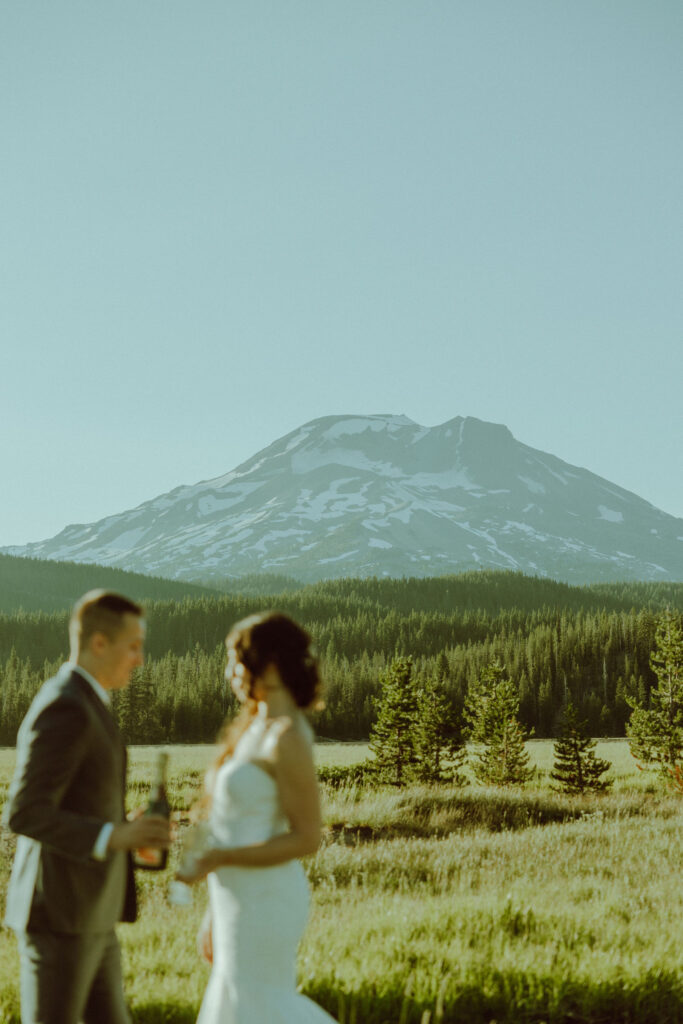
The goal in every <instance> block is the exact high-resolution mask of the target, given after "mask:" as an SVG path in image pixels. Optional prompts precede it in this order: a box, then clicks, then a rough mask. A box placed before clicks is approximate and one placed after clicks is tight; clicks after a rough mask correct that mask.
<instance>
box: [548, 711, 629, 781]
mask: <svg viewBox="0 0 683 1024" xmlns="http://www.w3.org/2000/svg"><path fill="white" fill-rule="evenodd" d="M596 745H597V741H596V740H593V739H590V738H589V737H588V736H587V735H586V726H585V723H584V722H579V720H578V717H577V714H576V710H575V708H574V705H573V704H572V703H571V702H570V703H569V704H568V705H567V707H566V708H565V711H564V715H563V716H562V732H561V734H560V737H559V739H558V740H557V741H556V743H555V748H554V749H555V765H554V768H553V771H552V772H551V773H550V778H551V779H553V780H554V781H555V782H556V783H557V786H556V787H553V788H556V789H557V790H558V791H559V792H560V793H585V792H586V791H587V790H593V791H595V792H600V791H603V790H606V789H609V787H610V786H611V785H612V783H613V781H614V780H613V779H603V778H601V776H602V775H604V774H605V772H607V771H609V769H610V768H611V767H612V766H611V764H610V762H609V761H605V760H603V759H602V758H600V757H596V756H595V747H596Z"/></svg>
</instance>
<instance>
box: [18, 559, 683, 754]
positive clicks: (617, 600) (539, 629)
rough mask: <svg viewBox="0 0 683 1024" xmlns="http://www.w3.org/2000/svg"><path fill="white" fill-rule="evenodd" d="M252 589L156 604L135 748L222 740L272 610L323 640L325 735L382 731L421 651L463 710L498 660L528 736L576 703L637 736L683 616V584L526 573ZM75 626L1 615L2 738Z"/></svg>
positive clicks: (552, 729) (130, 694) (61, 618)
mask: <svg viewBox="0 0 683 1024" xmlns="http://www.w3.org/2000/svg"><path fill="white" fill-rule="evenodd" d="M43 564H46V563H43ZM124 575H129V574H124ZM161 582H166V581H161ZM91 585H93V584H92V583H89V584H87V585H85V586H84V587H83V589H88V586H91ZM104 585H105V586H110V585H112V584H111V583H110V581H109V580H107V581H106V582H104ZM231 585H232V586H236V584H235V583H234V582H233V583H232V584H231ZM177 586H179V587H180V586H181V585H180V584H178V585H177ZM120 589H122V590H124V592H126V591H125V588H124V587H123V586H121V588H120ZM249 589H250V590H251V592H250V593H244V594H240V593H232V594H218V593H216V594H213V595H212V594H210V593H209V592H208V591H204V592H203V593H201V592H200V593H199V596H196V595H195V594H191V593H188V592H187V591H188V590H190V588H189V587H188V588H187V589H186V592H185V595H184V596H181V597H177V598H175V599H170V600H169V599H163V600H154V599H152V600H150V601H149V602H148V603H146V611H147V621H148V641H147V660H146V663H145V665H144V666H143V667H142V668H141V669H140V670H138V672H137V673H136V674H135V676H134V677H133V681H132V682H131V685H130V686H129V687H128V689H126V690H123V691H120V692H117V693H115V694H114V698H115V708H116V712H117V715H118V718H119V722H120V725H121V728H122V731H123V733H124V736H125V738H126V740H127V742H129V743H156V742H164V743H183V742H188V743H197V742H211V741H213V740H214V739H215V737H216V734H217V732H218V730H219V728H220V726H221V723H222V721H223V720H224V718H225V717H226V715H230V714H232V713H233V712H234V704H233V699H232V697H231V695H230V694H229V693H228V692H227V688H226V685H225V683H224V681H223V670H224V665H225V652H224V647H223V642H224V638H225V635H226V633H227V631H228V629H229V627H230V626H231V624H232V623H234V622H235V621H237V620H238V619H240V618H242V617H243V616H245V615H248V614H250V613H252V612H255V611H260V610H263V609H264V607H269V608H277V609H279V610H280V611H283V612H285V613H287V614H289V615H291V616H292V617H294V618H295V619H297V621H299V622H301V623H302V625H303V626H304V627H305V628H307V629H308V630H309V632H310V633H311V634H312V636H313V639H314V642H315V645H316V648H317V650H318V653H319V656H320V660H321V666H322V673H323V680H324V683H325V701H326V706H325V708H324V709H323V710H322V711H319V712H317V713H316V715H315V719H314V725H315V728H316V730H317V733H318V735H319V736H321V737H325V738H329V739H335V740H352V739H355V740H361V739H362V740H366V739H367V738H368V736H369V735H370V731H371V728H372V726H373V725H374V723H375V722H376V720H377V706H376V698H377V696H378V694H379V691H380V679H381V677H382V676H383V675H384V674H385V672H386V670H387V667H388V666H389V665H390V663H391V662H392V660H393V659H394V658H396V657H409V658H411V659H412V664H413V672H414V675H415V678H416V681H417V683H418V684H419V683H420V682H422V683H424V684H425V685H432V684H434V683H436V684H437V685H438V687H439V689H440V691H441V692H443V693H444V694H445V695H446V697H447V699H448V701H450V703H451V705H452V707H453V709H454V711H455V712H456V713H457V714H460V713H461V712H462V710H463V708H464V707H465V704H466V701H467V698H468V695H469V693H470V692H471V691H472V689H473V688H474V687H475V685H476V681H477V680H478V679H479V677H480V675H481V673H482V672H483V671H484V669H485V667H486V666H487V665H489V664H490V663H491V662H492V661H496V660H497V661H499V662H500V663H501V665H503V666H504V667H505V670H506V673H507V675H508V676H509V678H510V680H511V681H512V682H513V684H514V686H515V688H516V690H517V693H518V695H519V718H520V721H521V723H522V726H523V727H524V729H525V730H526V731H531V730H533V732H534V735H535V736H536V737H539V738H545V737H555V736H557V735H559V733H560V731H561V728H562V712H563V709H564V708H565V707H566V705H567V703H568V702H570V701H571V703H572V705H573V707H574V708H575V709H576V713H577V715H578V716H579V717H580V718H581V719H582V720H584V721H585V722H586V723H587V728H588V732H589V734H590V735H592V736H623V735H624V734H625V726H626V723H627V721H628V719H629V716H630V714H631V707H630V706H629V704H628V700H629V699H635V700H637V701H639V702H640V703H641V704H642V705H643V706H644V707H647V706H648V702H649V695H650V691H651V689H652V688H653V686H654V685H655V684H656V677H655V675H654V673H653V671H652V668H651V666H650V655H651V653H652V650H653V646H654V637H655V628H656V617H657V615H658V614H659V613H661V611H662V610H663V609H665V608H667V607H668V608H670V609H671V610H672V611H673V612H675V613H676V614H678V615H680V614H681V612H683V583H659V584H656V583H624V584H599V585H594V586H587V587H573V586H570V585H568V584H565V583H558V582H555V581H553V580H548V579H539V578H535V577H527V576H524V575H522V574H520V573H512V572H484V571H481V572H470V573H465V574H463V575H459V576H444V577H437V578H430V579H386V580H384V579H374V578H373V579H365V580H362V579H340V580H333V581H325V582H322V583H317V584H312V585H309V586H304V587H302V586H301V585H295V586H293V587H292V588H291V589H287V590H284V591H283V592H281V593H279V594H268V595H267V596H264V595H263V594H260V595H259V594H258V593H256V592H255V590H256V588H254V587H253V586H251V587H250V588H249ZM81 592H82V591H81ZM128 592H130V588H129V589H128ZM76 596H78V594H77V595H76ZM131 596H136V595H134V594H131ZM152 596H153V595H152ZM68 617H69V611H68V609H67V608H64V607H63V608H62V609H61V610H50V608H49V607H48V608H47V609H45V610H43V611H30V610H26V609H25V608H24V609H21V610H19V611H12V612H5V613H0V744H1V745H5V746H7V745H12V744H13V743H14V742H15V738H16V732H17V728H18V726H19V723H20V722H21V719H22V718H23V715H24V714H25V712H26V710H27V708H28V705H29V703H30V701H31V699H32V698H33V695H34V694H35V692H36V690H37V689H38V687H39V686H40V684H41V683H42V681H43V680H44V679H45V678H47V677H48V676H49V675H51V674H53V673H54V672H55V671H56V669H57V668H58V666H59V665H60V664H61V663H62V662H63V661H64V660H65V659H66V657H67V656H68V642H67V625H68Z"/></svg>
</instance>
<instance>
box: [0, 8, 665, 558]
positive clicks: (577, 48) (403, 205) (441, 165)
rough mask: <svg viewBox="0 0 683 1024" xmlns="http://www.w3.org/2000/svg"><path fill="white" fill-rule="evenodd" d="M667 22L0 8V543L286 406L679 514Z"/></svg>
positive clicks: (655, 13)
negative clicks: (381, 426)
mask: <svg viewBox="0 0 683 1024" xmlns="http://www.w3.org/2000/svg"><path fill="white" fill-rule="evenodd" d="M682 53H683V4H681V2H680V0H656V2H654V3H651V2H648V0H642V2H637V3H636V2H629V0H611V2H609V0H583V2H582V0H565V2H553V0H537V2H531V0H513V2H510V0H467V2H460V0H412V2H406V0H381V2H380V0H336V2H330V0H307V2H303V0H286V2H282V0H273V2H265V0H241V2H229V0H196V2H189V0H184V2H179V0H144V2H141V0H134V2H133V0H117V2H116V3H110V4H99V3H93V2H92V0H79V2H75V0H61V2H60V3H54V0H50V2H47V0H40V2H36V0H24V2H22V3H11V4H9V3H6V4H4V5H2V9H1V12H0V133H1V134H0V138H1V139H2V143H1V146H2V160H1V161H0V182H1V188H0V253H1V254H0V260H1V264H0V270H1V280H2V298H1V301H0V339H1V343H2V372H1V374H0V403H1V409H2V420H1V435H0V481H2V486H3V492H4V496H3V499H2V501H1V502H0V545H2V544H18V543H23V542H26V541H31V540H40V539H43V538H45V537H48V536H51V535H53V534H55V533H57V532H58V531H59V530H60V529H62V528H63V527H64V526H65V525H66V524H67V523H71V522H89V521H91V520H95V519H98V518H101V517H103V516H105V515H107V514H110V513H114V512H118V511H122V510H123V509H125V508H130V507H132V506H134V505H137V504H139V503H140V502H142V501H144V500H146V499H148V498H152V497H154V496H155V495H157V494H160V493H162V492H163V491H167V490H170V489H171V488H173V487H175V486H177V485H178V484H181V483H194V482H196V481H198V480H200V479H206V478H208V477H212V476H217V475H219V474H222V473H225V472H227V471H228V470H230V469H232V468H233V467H234V466H235V465H237V464H238V463H239V462H241V461H243V460H245V459H246V458H248V457H249V456H251V455H252V454H253V453H254V452H256V451H257V450H258V449H259V448H262V447H264V446H265V445H267V444H269V443H270V442H271V441H273V440H275V439H276V438H278V437H280V436H282V435H283V434H285V433H287V432H288V431H290V430H292V429H294V428H295V427H297V426H299V425H300V424H301V423H304V422H305V421H307V420H310V419H313V418H314V417H317V416H324V415H330V414H337V413H378V412H392V413H404V414H405V415H407V416H409V417H410V418H411V419H413V420H415V421H416V422H418V423H422V424H424V425H434V424H436V423H441V422H443V421H445V420H448V419H451V418H452V417H454V416H457V415H471V416H478V417H480V418H482V419H487V420H493V421H495V422H499V423H505V424H506V425H507V426H508V427H509V428H510V429H511V430H512V432H513V434H514V435H515V436H516V437H517V438H518V439H519V440H521V441H523V442H525V443H526V444H529V445H532V446H533V447H535V448H540V449H544V450H546V451H550V452H552V453H553V454H555V455H557V456H559V457H560V458H562V459H565V460H566V461H568V462H571V463H574V464H576V465H579V466H584V467H586V468H588V469H590V470H593V471H594V472H596V473H598V474H600V475H601V476H604V477H606V478H608V479H610V480H612V481H614V482H615V483H618V484H620V485H621V486H623V487H626V488H628V489H630V490H633V491H635V492H636V493H638V494H640V495H641V496H642V497H644V498H646V499H647V500H649V501H651V502H652V503H653V504H655V505H657V506H658V507H660V508H662V509H664V510H665V511H667V512H670V513H672V514H674V515H678V516H683V467H682V465H681V434H682V429H681V427H682V423H681V413H680V409H681V381H682V380H683V344H682V341H683V338H682V325H683V288H682V287H681V282H682V281H683V188H682V184H681V183H682V182H683V139H682V133H681V124H682V123H683V109H682V108H683V61H682V60H681V54H682Z"/></svg>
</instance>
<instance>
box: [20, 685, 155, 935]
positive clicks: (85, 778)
mask: <svg viewBox="0 0 683 1024" xmlns="http://www.w3.org/2000/svg"><path fill="white" fill-rule="evenodd" d="M125 780H126V749H125V747H124V745H123V742H122V740H121V737H120V734H119V731H118V728H117V726H116V723H115V722H114V719H113V717H112V716H111V714H110V712H109V711H108V709H107V708H106V707H105V706H104V704H103V703H102V701H101V700H100V699H99V697H98V696H97V694H96V693H95V692H94V691H93V688H92V687H91V686H90V684H89V683H88V682H87V680H86V679H84V678H83V677H82V676H81V675H79V673H78V672H74V671H72V670H71V669H70V668H69V666H64V667H63V668H62V669H61V670H60V672H59V673H58V674H57V675H56V676H55V677H54V678H52V679H49V680H48V681H47V682H46V683H44V684H43V686H42V687H41V689H40V690H39V692H38V694H37V695H36V697H35V699H34V701H33V703H32V704H31V707H30V708H29V710H28V712H27V714H26V717H25V718H24V721H23V722H22V724H21V728H20V729H19V734H18V736H17V764H16V771H15V775H14V779H13V781H12V785H11V787H10V791H9V795H8V801H7V807H6V810H5V817H6V821H7V823H8V824H9V827H10V828H11V829H12V831H13V832H17V833H18V839H17V851H16V855H15V858H14V865H13V868H12V876H11V878H10V883H9V888H8V890H7V907H6V913H5V924H7V925H9V927H10V928H14V929H15V930H17V931H51V932H66V933H70V934H74V933H83V932H102V931H108V930H109V929H110V928H112V927H113V925H114V924H115V922H116V921H119V920H124V921H133V920H135V913H136V905H135V884H134V880H133V868H132V861H131V858H130V855H129V854H127V853H124V852H116V853H112V854H109V855H108V857H107V859H106V860H105V861H96V860H94V859H93V858H92V856H91V854H92V850H93V847H94V845H95V841H96V839H97V837H98V835H99V832H100V829H101V828H102V826H103V825H104V824H105V823H106V822H108V821H111V822H114V823H118V822H121V821H123V820H124V819H125V810H124V799H125Z"/></svg>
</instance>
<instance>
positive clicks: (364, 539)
mask: <svg viewBox="0 0 683 1024" xmlns="http://www.w3.org/2000/svg"><path fill="white" fill-rule="evenodd" d="M3 550H4V551H5V552H7V553H10V554H18V555H30V556H33V557H37V558H51V559H57V560H72V561H77V562H98V563H102V564H104V565H116V566H120V567H122V568H125V569H131V570H136V571H139V572H147V573H154V574H157V575H161V576H167V577H175V578H184V579H192V578H197V577H204V578H209V577H212V576H213V577H216V578H218V577H226V576H241V575H244V574H246V573H252V572H277V573H287V574H289V575H291V576H295V577H298V578H300V579H302V580H315V579H322V578H328V577H334V576H369V575H378V576H380V575H390V576H403V575H405V576H432V575H442V574H444V573H451V572H462V571H464V570H466V569H472V568H477V567H485V568H504V569H518V570H522V571H523V572H525V573H529V574H533V575H541V576H551V577H555V578H558V579H564V580H569V581H572V582H589V581H595V580H619V579H641V580H681V579H683V520H681V519H677V518H675V517H674V516H670V515H667V514H666V513H664V512H661V511H659V510H658V509H656V508H654V507H653V506H652V505H650V504H649V503H648V502H647V501H644V500H643V499H642V498H639V497H637V496H636V495H635V494H632V493H630V492H629V491H625V490H623V489H622V488H621V487H618V486H616V485H615V484H611V483H609V482H608V481H606V480H603V479H602V478H600V477H598V476H596V475H595V474H593V473H589V472H588V471H587V470H585V469H579V468H577V467H576V466H571V465H568V464H567V463H566V462H562V461H561V460H560V459H558V458H555V457H554V456H552V455H548V454H545V453H544V452H541V451H536V450H535V449H533V448H529V447H528V446H527V445H524V444H521V443H520V442H519V441H516V440H515V438H514V437H513V436H512V434H511V433H510V431H509V430H508V429H507V427H504V426H501V425H498V424H494V423H486V422H483V421H482V420H478V419H474V418H472V417H467V418H463V417H460V416H457V417H456V418H455V419H453V420H450V421H449V422H448V423H443V424H442V425H441V426H437V427H421V426H419V425H418V424H417V423H414V422H412V420H409V419H407V418H406V417H405V416H391V415H386V416H385V415H377V416H330V417H325V418H323V419H318V420H313V421H312V422H310V423H307V424H305V425H304V426H302V427H301V428H300V429H298V430H295V431H293V432H292V433H291V434H288V435H287V436H286V437H283V438H281V439H280V440H279V441H276V442H275V443H274V444H272V445H270V446H269V447H268V448H265V449H264V450H263V451H261V452H258V453H257V454H256V455H254V457H253V458H251V459H249V460H248V461H247V462H245V463H243V464H242V465H241V466H238V467H237V469H234V470H233V471H232V472H230V473H228V474H227V475H225V476H221V477H216V478H215V479H214V480H207V481H204V482H202V483H198V484H195V485H194V486H182V487H177V488H176V489H175V490H173V491H170V492H169V493H168V494H163V495H161V496H160V497H158V498H154V499H153V500H151V501H147V502H145V503H144V504H142V505H140V506H139V507H138V508H135V509H132V510H130V511H127V512H121V513H119V514H118V515H112V516H109V517H107V518H106V519H103V520H101V521H100V522H98V523H93V524H91V525H86V526H83V525H77V526H68V527H66V529H64V530H63V531H62V532H61V533H60V534H58V535H57V536H56V537H54V538H53V539H51V540H46V541H42V542H38V543H34V544H28V545H26V546H24V547H12V548H5V549H3Z"/></svg>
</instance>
